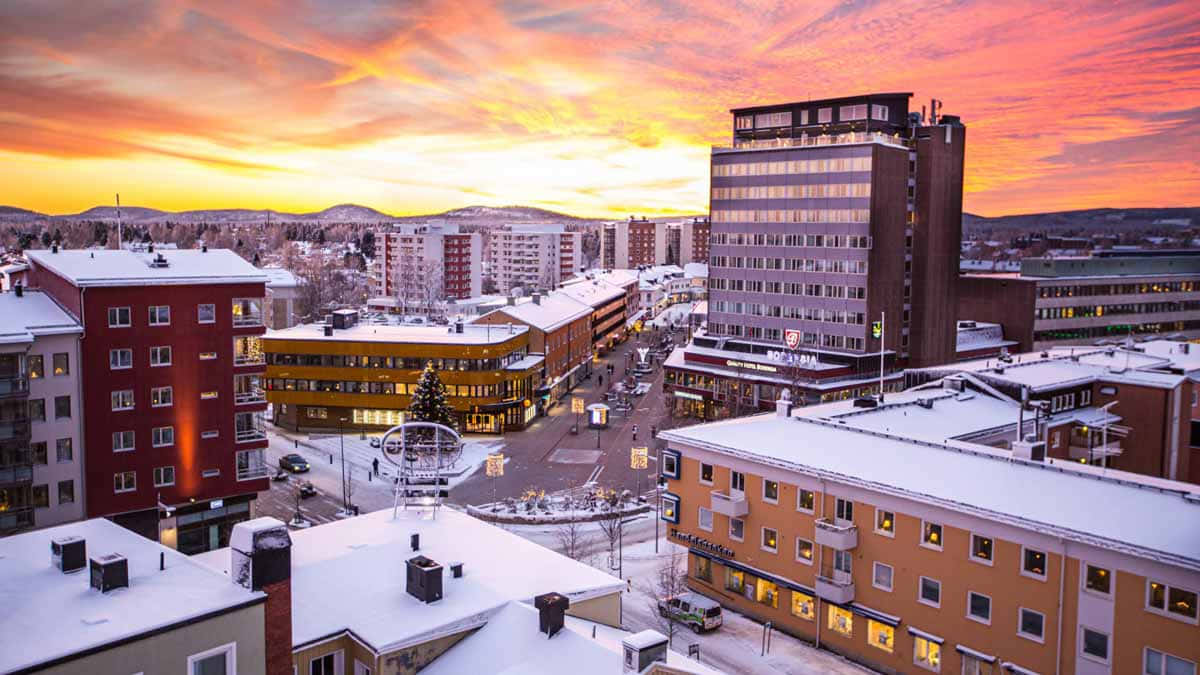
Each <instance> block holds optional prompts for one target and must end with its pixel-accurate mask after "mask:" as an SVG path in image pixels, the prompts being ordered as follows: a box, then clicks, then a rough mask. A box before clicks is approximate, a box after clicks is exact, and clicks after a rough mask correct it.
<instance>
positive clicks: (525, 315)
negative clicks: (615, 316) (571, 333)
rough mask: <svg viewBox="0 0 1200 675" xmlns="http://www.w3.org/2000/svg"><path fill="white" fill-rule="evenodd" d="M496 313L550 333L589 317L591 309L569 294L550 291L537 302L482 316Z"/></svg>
mask: <svg viewBox="0 0 1200 675" xmlns="http://www.w3.org/2000/svg"><path fill="white" fill-rule="evenodd" d="M496 313H499V314H503V315H506V316H510V317H512V318H513V319H516V320H519V321H523V322H525V323H527V324H529V325H530V326H533V327H535V328H537V329H539V330H542V331H551V330H554V329H556V328H558V327H560V326H562V325H563V324H565V323H568V322H571V321H574V320H576V319H579V318H581V317H585V316H589V315H591V313H592V307H591V305H586V304H583V303H582V302H580V301H578V300H576V299H575V298H574V297H573V296H571V295H570V294H567V293H562V292H559V291H551V292H550V293H547V294H545V295H541V296H539V299H538V302H534V301H533V300H532V298H531V299H529V300H526V301H523V302H518V303H516V304H513V305H506V306H504V307H500V308H499V309H495V310H492V311H491V312H489V313H488V314H484V315H483V316H490V315H491V314H496Z"/></svg>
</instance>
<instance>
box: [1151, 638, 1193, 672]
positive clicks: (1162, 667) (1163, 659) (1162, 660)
mask: <svg viewBox="0 0 1200 675" xmlns="http://www.w3.org/2000/svg"><path fill="white" fill-rule="evenodd" d="M1150 652H1154V653H1155V654H1158V657H1159V660H1158V663H1159V668H1158V672H1159V673H1166V672H1167V657H1170V658H1173V659H1175V660H1177V661H1183V662H1184V663H1188V664H1191V666H1192V672H1193V673H1195V672H1197V669H1196V662H1195V661H1191V660H1189V659H1185V658H1183V657H1182V656H1175V655H1174V654H1170V653H1167V652H1165V651H1163V650H1161V649H1155V648H1153V647H1151V646H1149V645H1146V646H1143V647H1142V665H1141V668H1142V673H1143V675H1145V674H1147V673H1149V672H1150V671H1148V670H1146V661H1148V660H1149V657H1150Z"/></svg>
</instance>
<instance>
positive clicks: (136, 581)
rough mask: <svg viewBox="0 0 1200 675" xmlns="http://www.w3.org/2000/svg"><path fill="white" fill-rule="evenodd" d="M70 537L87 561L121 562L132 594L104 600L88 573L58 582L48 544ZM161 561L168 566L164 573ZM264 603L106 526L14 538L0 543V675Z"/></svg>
mask: <svg viewBox="0 0 1200 675" xmlns="http://www.w3.org/2000/svg"><path fill="white" fill-rule="evenodd" d="M67 536H76V537H82V538H83V539H84V540H85V541H86V547H87V556H88V557H89V558H95V557H98V556H102V555H108V554H110V553H117V554H120V555H122V556H124V557H125V559H126V560H127V561H128V565H129V587H128V588H121V589H116V590H112V591H109V592H108V593H101V592H100V591H97V590H94V589H92V588H91V586H90V585H89V581H90V576H89V573H88V571H87V569H86V568H85V569H84V570H81V571H79V572H76V573H73V574H63V573H62V572H61V571H59V570H58V569H57V568H56V567H54V565H53V564H52V563H51V560H50V542H51V541H52V540H54V539H58V538H62V537H67ZM160 554H161V555H163V556H164V558H163V559H164V561H165V569H163V570H161V571H160V570H159V569H158V566H159V555H160ZM227 555H228V552H227ZM265 597H266V596H264V595H263V594H262V593H259V592H256V591H250V590H247V589H245V588H243V587H241V586H238V585H237V584H234V583H233V582H232V581H231V580H230V579H229V578H228V577H226V576H223V575H221V574H216V573H214V572H213V570H211V569H209V568H207V567H205V566H204V565H201V564H199V563H197V562H196V561H195V560H194V559H192V558H189V557H188V556H186V555H183V554H182V553H179V552H178V551H175V550H173V549H170V548H167V547H165V546H162V545H160V544H159V543H158V542H156V541H152V540H150V539H146V538H145V537H143V536H141V535H139V534H135V533H134V532H132V531H130V530H127V529H125V528H123V527H121V526H120V525H117V524H115V523H113V522H112V521H109V520H105V519H103V518H96V519H93V520H85V521H81V522H76V523H70V524H67V525H59V526H58V527H51V528H47V529H44V530H35V531H33V532H25V533H22V534H15V535H12V536H9V537H5V538H3V539H0V598H3V599H4V612H3V614H2V615H0V672H5V673H7V672H11V671H14V670H18V669H21V668H30V667H34V666H36V665H38V664H42V663H46V662H48V661H52V660H54V659H58V658H62V657H65V656H70V655H72V654H77V653H80V652H84V651H87V650H90V649H95V648H98V647H103V646H104V645H109V644H112V643H114V642H118V641H121V640H125V639H129V638H136V637H137V636H139V635H145V634H149V633H154V632H156V631H161V630H163V629H169V628H170V627H171V626H175V625H180V624H183V623H187V622H189V621H193V620H195V619H197V618H199V617H202V616H206V615H209V614H212V613H214V612H221V611H223V610H231V609H235V608H237V607H240V606H242V605H247V604H253V603H256V602H261V601H262V599H264V598H265Z"/></svg>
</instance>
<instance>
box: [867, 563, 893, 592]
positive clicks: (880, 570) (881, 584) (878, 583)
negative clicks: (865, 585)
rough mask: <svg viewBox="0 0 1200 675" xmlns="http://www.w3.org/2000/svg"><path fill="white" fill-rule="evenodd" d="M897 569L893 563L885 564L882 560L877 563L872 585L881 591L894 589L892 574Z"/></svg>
mask: <svg viewBox="0 0 1200 675" xmlns="http://www.w3.org/2000/svg"><path fill="white" fill-rule="evenodd" d="M894 573H895V570H893V569H892V566H891V565H885V564H883V563H881V562H877V563H875V572H874V574H872V576H871V585H872V586H874V587H875V588H878V589H879V590H881V591H889V592H890V591H891V590H892V575H893V574H894Z"/></svg>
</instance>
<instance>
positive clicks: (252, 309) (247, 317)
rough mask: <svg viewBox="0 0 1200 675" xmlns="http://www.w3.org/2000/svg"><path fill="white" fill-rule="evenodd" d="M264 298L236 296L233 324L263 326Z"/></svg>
mask: <svg viewBox="0 0 1200 675" xmlns="http://www.w3.org/2000/svg"><path fill="white" fill-rule="evenodd" d="M262 308H263V299H262V298H234V299H233V325H235V326H261V325H263V312H262Z"/></svg>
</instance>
